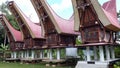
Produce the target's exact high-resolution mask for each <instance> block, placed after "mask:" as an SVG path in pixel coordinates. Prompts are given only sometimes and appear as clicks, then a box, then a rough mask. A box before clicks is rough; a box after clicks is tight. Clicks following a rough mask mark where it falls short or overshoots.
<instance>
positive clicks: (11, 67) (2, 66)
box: [0, 62, 71, 68]
mask: <svg viewBox="0 0 120 68" xmlns="http://www.w3.org/2000/svg"><path fill="white" fill-rule="evenodd" d="M0 68H71V67H65V66H64V67H60V66H56V67H52V66H49V67H46V66H45V64H39V63H38V64H20V63H7V62H0Z"/></svg>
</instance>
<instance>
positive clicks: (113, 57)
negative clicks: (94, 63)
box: [110, 46, 115, 59]
mask: <svg viewBox="0 0 120 68" xmlns="http://www.w3.org/2000/svg"><path fill="white" fill-rule="evenodd" d="M110 51H111V58H112V59H115V52H114V46H110Z"/></svg>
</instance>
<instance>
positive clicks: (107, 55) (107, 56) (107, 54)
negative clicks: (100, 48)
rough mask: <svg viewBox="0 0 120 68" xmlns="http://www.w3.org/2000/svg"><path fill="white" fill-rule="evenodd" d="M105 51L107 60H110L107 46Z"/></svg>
mask: <svg viewBox="0 0 120 68" xmlns="http://www.w3.org/2000/svg"><path fill="white" fill-rule="evenodd" d="M105 51H106V60H109V59H110V50H109V47H108V46H105Z"/></svg>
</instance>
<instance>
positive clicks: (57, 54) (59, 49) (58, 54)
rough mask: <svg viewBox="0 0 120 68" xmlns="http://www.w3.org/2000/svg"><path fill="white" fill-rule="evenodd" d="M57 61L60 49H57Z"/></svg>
mask: <svg viewBox="0 0 120 68" xmlns="http://www.w3.org/2000/svg"><path fill="white" fill-rule="evenodd" d="M57 60H60V49H59V48H57Z"/></svg>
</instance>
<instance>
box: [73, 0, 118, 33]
mask: <svg viewBox="0 0 120 68" xmlns="http://www.w3.org/2000/svg"><path fill="white" fill-rule="evenodd" d="M79 2H80V3H81V5H77V4H78V3H77V1H76V0H72V3H73V7H74V13H75V28H74V29H75V30H76V31H79V28H80V17H79V15H81V13H79V12H78V10H79V8H78V7H81V8H84V7H86V6H87V5H89V6H92V7H91V9H92V10H94V11H95V13H96V16H97V17H98V19H99V20H100V21H101V23H102V24H103V26H104V27H105V28H107V29H110V30H112V31H119V30H120V24H119V21H118V19H117V12H116V0H110V1H108V2H105V3H104V4H103V6H101V5H100V4H99V2H98V0H86V2H87V3H88V4H85V5H83V4H84V3H83V4H82V1H80V0H79ZM96 16H95V17H96Z"/></svg>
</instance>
